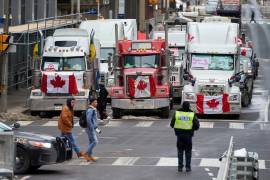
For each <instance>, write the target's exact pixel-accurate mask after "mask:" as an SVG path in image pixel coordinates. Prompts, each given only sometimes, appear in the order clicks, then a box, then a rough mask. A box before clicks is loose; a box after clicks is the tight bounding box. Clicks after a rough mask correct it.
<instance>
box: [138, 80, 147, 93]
mask: <svg viewBox="0 0 270 180" xmlns="http://www.w3.org/2000/svg"><path fill="white" fill-rule="evenodd" d="M146 87H147V83H146V82H145V81H143V80H140V81H139V83H138V85H137V88H138V89H139V90H140V91H143V90H144V89H145V88H146Z"/></svg>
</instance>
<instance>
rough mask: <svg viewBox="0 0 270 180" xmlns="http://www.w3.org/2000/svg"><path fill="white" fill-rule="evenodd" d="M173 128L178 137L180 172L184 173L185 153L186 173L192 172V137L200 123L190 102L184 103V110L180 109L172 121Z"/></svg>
mask: <svg viewBox="0 0 270 180" xmlns="http://www.w3.org/2000/svg"><path fill="white" fill-rule="evenodd" d="M170 125H171V127H172V128H174V131H175V135H176V136H177V144H176V147H177V151H178V171H179V172H182V171H183V167H184V165H183V155H184V152H185V159H186V172H190V171H191V151H192V136H193V134H194V130H198V129H199V128H200V123H199V121H198V119H197V117H196V114H195V113H194V112H192V111H191V110H190V104H189V102H187V101H185V102H183V105H182V108H180V109H178V110H177V111H176V112H175V113H174V115H173V117H172V120H171V124H170Z"/></svg>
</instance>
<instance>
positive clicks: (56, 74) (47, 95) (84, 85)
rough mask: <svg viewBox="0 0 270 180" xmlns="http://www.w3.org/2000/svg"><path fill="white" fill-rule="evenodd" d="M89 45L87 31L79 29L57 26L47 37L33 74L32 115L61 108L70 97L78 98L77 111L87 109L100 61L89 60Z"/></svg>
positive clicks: (97, 53)
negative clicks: (51, 34)
mask: <svg viewBox="0 0 270 180" xmlns="http://www.w3.org/2000/svg"><path fill="white" fill-rule="evenodd" d="M94 44H95V48H96V59H98V58H99V56H100V51H99V48H100V47H99V41H98V40H94ZM89 46H90V36H89V34H88V32H87V31H86V30H82V29H76V28H67V29H57V30H55V32H54V34H53V36H50V37H48V38H47V39H46V41H45V46H44V50H43V54H42V59H41V60H40V63H39V67H37V68H36V69H35V70H34V73H33V74H34V75H33V82H32V84H33V86H32V87H33V88H32V90H31V94H30V97H29V99H30V110H31V114H32V115H38V114H39V113H40V112H46V113H48V114H49V113H50V112H54V111H60V110H61V109H62V106H63V105H64V104H66V100H67V98H69V97H74V98H75V99H76V105H75V108H74V110H75V111H83V110H85V108H86V107H87V99H88V97H89V93H91V92H90V91H91V89H92V90H94V88H95V87H94V84H95V78H94V77H95V73H96V71H97V70H98V60H95V61H94V62H93V63H91V62H90V61H89V58H90V57H89V54H90V49H89Z"/></svg>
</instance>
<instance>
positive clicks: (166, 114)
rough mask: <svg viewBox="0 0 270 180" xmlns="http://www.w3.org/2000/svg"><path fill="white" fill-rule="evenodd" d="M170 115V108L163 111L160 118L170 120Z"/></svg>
mask: <svg viewBox="0 0 270 180" xmlns="http://www.w3.org/2000/svg"><path fill="white" fill-rule="evenodd" d="M169 115H170V107H165V108H162V109H161V112H160V117H161V118H169Z"/></svg>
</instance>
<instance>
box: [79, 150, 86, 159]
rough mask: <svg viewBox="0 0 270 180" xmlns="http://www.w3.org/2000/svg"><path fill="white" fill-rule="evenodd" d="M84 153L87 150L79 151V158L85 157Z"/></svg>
mask: <svg viewBox="0 0 270 180" xmlns="http://www.w3.org/2000/svg"><path fill="white" fill-rule="evenodd" d="M84 154H85V152H83V151H80V152H78V153H77V157H78V158H80V157H83V155H84Z"/></svg>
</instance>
